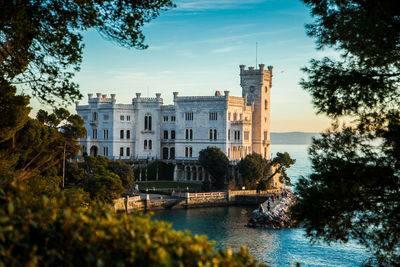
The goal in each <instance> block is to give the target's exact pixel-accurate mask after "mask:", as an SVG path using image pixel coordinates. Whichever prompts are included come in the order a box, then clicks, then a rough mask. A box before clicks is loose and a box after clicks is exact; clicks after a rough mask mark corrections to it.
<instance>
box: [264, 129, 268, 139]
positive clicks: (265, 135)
mask: <svg viewBox="0 0 400 267" xmlns="http://www.w3.org/2000/svg"><path fill="white" fill-rule="evenodd" d="M264 140H268V132H267V131H265V132H264Z"/></svg>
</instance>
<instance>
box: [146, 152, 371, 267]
mask: <svg viewBox="0 0 400 267" xmlns="http://www.w3.org/2000/svg"><path fill="white" fill-rule="evenodd" d="M271 150H272V151H271V152H272V153H274V154H276V152H288V153H289V154H290V155H291V156H292V158H295V159H296V164H295V166H293V167H292V168H291V169H290V170H289V171H288V174H289V175H290V176H291V177H292V178H293V179H292V181H293V182H295V181H296V180H297V179H298V178H299V177H300V176H301V175H303V176H304V175H307V174H308V173H310V163H309V161H308V157H307V146H304V145H273V146H272V149H271ZM252 210H253V209H252V208H242V207H220V208H201V209H189V210H184V209H182V210H162V211H157V212H155V214H154V216H153V219H156V220H164V221H168V222H170V223H172V228H173V229H176V230H185V229H188V230H190V231H191V232H192V233H195V234H199V235H200V234H205V235H207V236H208V238H209V239H211V240H214V241H215V242H216V246H217V247H218V248H228V247H230V248H232V249H237V248H239V247H241V246H247V247H248V248H249V252H250V254H251V255H253V256H254V257H255V258H257V259H259V260H261V261H263V262H264V263H267V264H270V265H273V266H289V265H290V264H291V263H296V262H300V263H301V264H302V266H358V265H360V264H361V263H362V262H363V261H364V260H365V259H367V258H368V257H369V255H368V254H367V253H366V252H365V250H364V249H363V248H362V247H360V246H358V245H357V244H355V243H349V244H335V245H331V246H328V245H326V244H317V245H313V246H311V245H310V243H309V241H308V239H306V238H305V237H304V236H303V235H304V231H303V230H302V229H287V230H266V229H252V228H247V227H245V226H244V225H245V224H246V223H247V221H248V218H249V216H250V215H251V212H252Z"/></svg>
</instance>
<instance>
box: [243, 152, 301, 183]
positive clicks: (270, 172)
mask: <svg viewBox="0 0 400 267" xmlns="http://www.w3.org/2000/svg"><path fill="white" fill-rule="evenodd" d="M295 162H296V160H294V159H292V158H291V157H290V155H289V153H287V152H284V153H280V152H278V153H277V154H276V157H275V158H273V159H272V160H271V161H267V160H266V159H264V158H263V157H262V156H261V155H260V154H257V153H252V154H249V155H247V156H246V157H245V158H243V159H242V160H240V162H239V163H238V168H239V172H240V174H241V175H242V178H243V185H244V186H245V187H246V188H249V189H256V188H257V189H258V188H259V187H262V188H265V187H266V186H267V185H268V184H270V181H271V179H272V178H273V177H274V176H275V175H279V180H280V182H282V183H284V184H285V185H291V183H290V178H289V177H288V175H287V172H286V171H287V169H288V168H290V166H291V165H293V164H294V163H295Z"/></svg>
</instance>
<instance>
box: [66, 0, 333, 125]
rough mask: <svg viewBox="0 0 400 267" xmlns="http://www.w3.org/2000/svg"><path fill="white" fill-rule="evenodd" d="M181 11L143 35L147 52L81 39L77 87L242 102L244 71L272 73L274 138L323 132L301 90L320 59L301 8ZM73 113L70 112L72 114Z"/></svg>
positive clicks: (206, 0)
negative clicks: (224, 95) (267, 68)
mask: <svg viewBox="0 0 400 267" xmlns="http://www.w3.org/2000/svg"><path fill="white" fill-rule="evenodd" d="M175 3H176V4H177V6H178V7H177V8H176V9H174V10H170V11H167V12H163V13H161V15H160V17H158V18H156V19H155V20H153V21H151V22H150V23H149V24H147V25H146V26H145V27H144V28H143V32H144V34H145V36H146V40H145V43H146V44H148V45H149V48H148V49H147V50H136V49H126V48H122V47H120V46H118V44H116V43H113V42H110V41H108V40H104V39H103V38H102V37H101V36H100V35H99V34H98V33H97V32H96V31H94V30H93V31H89V32H86V33H85V34H84V43H85V49H84V54H83V63H82V66H81V67H82V68H81V71H80V72H79V73H78V74H77V75H76V82H78V83H79V84H80V89H81V92H82V94H83V95H84V98H83V99H82V100H81V103H86V102H87V94H88V93H98V92H99V93H106V94H111V93H116V94H117V102H119V103H130V102H131V99H132V97H134V96H135V93H136V92H141V93H142V95H143V96H154V94H155V93H161V94H162V98H163V99H164V103H167V104H168V103H172V92H173V91H178V92H179V93H180V95H213V94H214V92H215V90H221V91H223V90H230V91H231V95H237V96H241V88H240V85H239V65H240V64H245V65H247V66H254V65H255V63H256V57H255V47H256V42H257V43H258V63H265V64H266V65H273V66H274V78H273V87H272V91H271V130H272V131H275V132H285V131H322V130H324V129H325V128H327V127H328V126H329V121H328V119H327V118H325V117H322V116H316V115H315V114H314V111H313V108H312V105H311V98H310V97H309V96H308V94H307V93H306V92H304V91H303V90H302V89H301V88H300V86H299V85H298V83H299V81H300V78H301V77H302V76H303V74H302V72H301V71H300V68H301V67H303V66H305V65H307V63H308V61H309V60H310V59H311V58H313V57H321V56H323V55H329V54H334V53H333V52H332V51H316V50H315V44H314V40H312V39H311V38H309V37H307V36H306V34H305V30H304V25H305V24H306V23H309V22H311V17H310V15H309V9H308V8H306V6H305V5H304V4H303V3H302V2H300V1H296V0H283V1H282V0H269V1H268V0H265V1H263V0H246V1H243V0H242V1H237V0H215V1H211V0H197V1H195V0H178V1H175ZM71 109H72V107H71Z"/></svg>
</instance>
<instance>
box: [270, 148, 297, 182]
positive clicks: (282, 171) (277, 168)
mask: <svg viewBox="0 0 400 267" xmlns="http://www.w3.org/2000/svg"><path fill="white" fill-rule="evenodd" d="M295 163H296V160H295V159H292V158H291V157H290V155H289V153H287V152H284V153H280V152H278V153H276V157H274V158H273V159H272V160H271V162H270V163H269V165H270V168H271V170H272V174H271V175H270V176H268V177H267V179H265V181H266V182H267V183H268V182H269V181H270V180H271V179H272V178H273V177H274V176H275V175H277V174H278V175H279V181H280V182H281V183H283V184H285V185H288V186H292V183H291V180H290V177H289V176H288V175H287V172H286V171H287V169H289V168H290V166H292V165H293V164H295ZM273 169H274V170H273Z"/></svg>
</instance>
